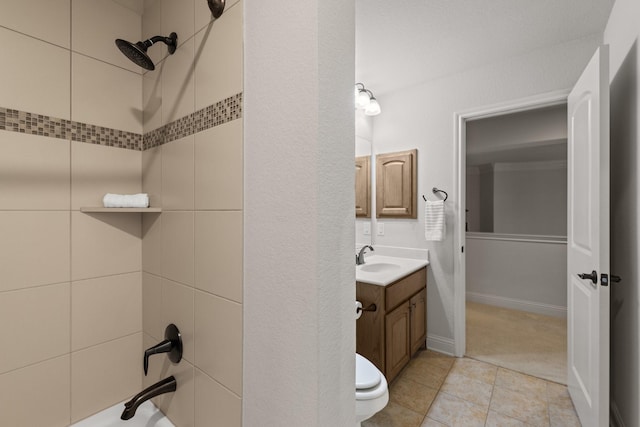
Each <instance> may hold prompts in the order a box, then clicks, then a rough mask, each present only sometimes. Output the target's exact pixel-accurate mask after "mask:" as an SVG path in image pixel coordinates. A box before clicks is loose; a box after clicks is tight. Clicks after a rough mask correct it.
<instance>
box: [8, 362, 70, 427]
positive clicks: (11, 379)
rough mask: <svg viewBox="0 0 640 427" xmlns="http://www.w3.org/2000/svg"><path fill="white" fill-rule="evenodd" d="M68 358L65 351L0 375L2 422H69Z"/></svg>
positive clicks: (20, 426) (58, 425)
mask: <svg viewBox="0 0 640 427" xmlns="http://www.w3.org/2000/svg"><path fill="white" fill-rule="evenodd" d="M69 358H70V357H69V355H68V354H67V355H64V356H61V357H57V358H55V359H49V360H47V361H44V362H42V363H38V364H36V365H31V366H28V367H26V368H22V369H18V370H16V371H12V372H9V373H6V374H2V375H0V414H2V424H3V425H5V426H12V427H32V426H50V427H66V426H68V425H69V421H70V419H71V414H70V406H71V374H70V369H69ZM34 384H37V385H38V386H37V387H34ZM34 408H35V409H36V410H34Z"/></svg>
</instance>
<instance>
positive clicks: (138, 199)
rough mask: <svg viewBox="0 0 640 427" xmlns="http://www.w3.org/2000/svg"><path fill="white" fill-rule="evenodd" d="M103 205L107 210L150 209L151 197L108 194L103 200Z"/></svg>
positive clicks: (145, 195)
mask: <svg viewBox="0 0 640 427" xmlns="http://www.w3.org/2000/svg"><path fill="white" fill-rule="evenodd" d="M102 204H103V205H104V207H105V208H147V207H149V195H148V194H147V193H139V194H112V193H107V194H105V195H104V197H103V198H102Z"/></svg>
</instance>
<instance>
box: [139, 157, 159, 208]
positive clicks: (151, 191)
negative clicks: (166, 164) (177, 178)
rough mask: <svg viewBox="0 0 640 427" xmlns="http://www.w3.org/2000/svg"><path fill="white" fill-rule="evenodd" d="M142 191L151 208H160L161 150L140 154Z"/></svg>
mask: <svg viewBox="0 0 640 427" xmlns="http://www.w3.org/2000/svg"><path fill="white" fill-rule="evenodd" d="M142 191H143V192H144V193H147V194H148V195H149V204H150V205H151V206H162V148H161V147H154V148H152V149H150V150H145V151H143V152H142Z"/></svg>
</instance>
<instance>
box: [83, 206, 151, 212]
mask: <svg viewBox="0 0 640 427" xmlns="http://www.w3.org/2000/svg"><path fill="white" fill-rule="evenodd" d="M80 212H87V213H104V212H109V213H111V212H113V213H126V212H132V213H135V212H142V213H154V212H155V213H157V212H162V208H103V207H101V206H97V207H83V208H80Z"/></svg>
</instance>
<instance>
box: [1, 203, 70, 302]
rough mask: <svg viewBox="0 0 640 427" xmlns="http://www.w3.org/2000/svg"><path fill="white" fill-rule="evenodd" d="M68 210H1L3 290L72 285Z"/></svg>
mask: <svg viewBox="0 0 640 427" xmlns="http://www.w3.org/2000/svg"><path fill="white" fill-rule="evenodd" d="M70 227H71V221H70V215H69V212H68V211H66V212H65V211H55V212H52V211H0V236H2V240H1V242H2V244H0V259H1V260H2V280H0V291H8V290H14V289H23V288H28V287H31V286H40V285H47V284H52V283H61V282H68V281H69V280H70V279H71V277H70V271H69V260H70V255H69V254H70V237H69V235H70Z"/></svg>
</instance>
